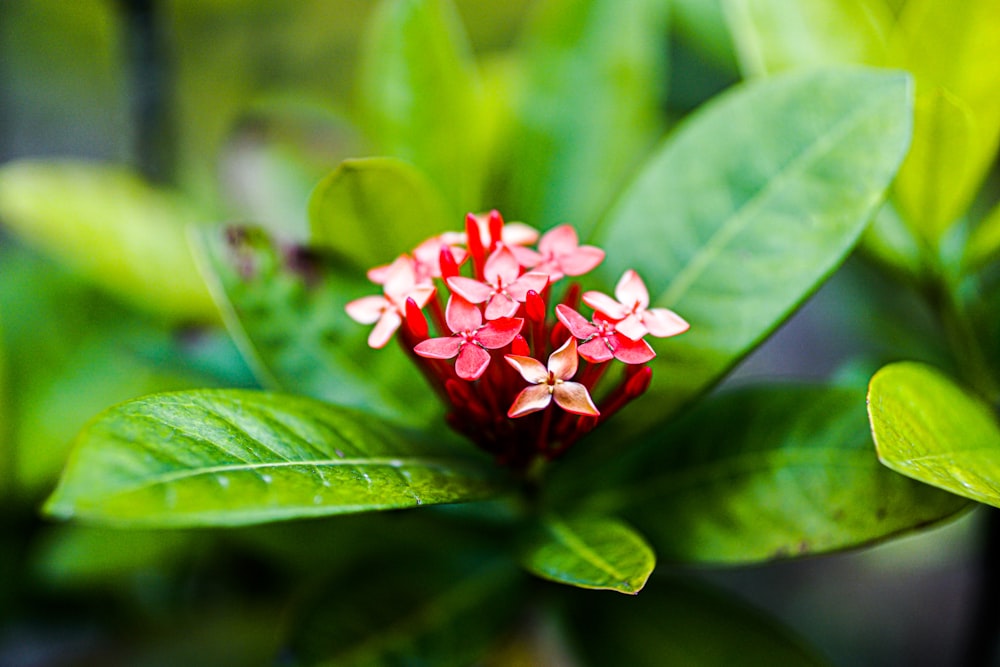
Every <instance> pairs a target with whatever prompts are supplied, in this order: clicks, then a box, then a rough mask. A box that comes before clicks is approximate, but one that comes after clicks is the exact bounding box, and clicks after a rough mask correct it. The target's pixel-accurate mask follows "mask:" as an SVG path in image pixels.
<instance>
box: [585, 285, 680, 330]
mask: <svg viewBox="0 0 1000 667" xmlns="http://www.w3.org/2000/svg"><path fill="white" fill-rule="evenodd" d="M615 296H616V297H617V298H618V301H615V300H614V299H612V298H611V297H610V296H608V295H607V294H603V293H601V292H584V293H583V302H584V303H585V304H587V305H588V306H590V307H591V308H593V309H594V310H596V311H598V312H599V313H602V314H604V315H605V316H606V317H607V318H608V319H611V320H615V330H616V331H618V333H621V334H623V335H625V336H627V337H628V338H629V339H631V340H634V341H635V340H639V339H641V338H642V337H643V336H645V335H646V334H650V335H651V336H656V337H657V338H666V337H668V336H676V335H677V334H680V333H684V332H685V331H687V330H688V328H689V327H690V326H691V325H689V324H688V323H687V322H685V321H684V319H683V318H682V317H681V316H680V315H678V314H677V313H675V312H674V311H672V310H667V309H666V308H648V307H647V306H649V291H648V290H647V289H646V284H645V283H644V282H642V278H640V277H639V274H638V273H636V272H635V271H633V270H632V269H629V270H628V271H626V272H625V273H624V274H623V275H622V277H621V279H620V280H619V281H618V284H617V285H616V286H615Z"/></svg>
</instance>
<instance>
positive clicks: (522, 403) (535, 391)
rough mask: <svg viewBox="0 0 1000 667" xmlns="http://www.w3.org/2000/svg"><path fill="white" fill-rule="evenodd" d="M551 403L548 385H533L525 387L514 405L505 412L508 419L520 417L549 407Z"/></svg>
mask: <svg viewBox="0 0 1000 667" xmlns="http://www.w3.org/2000/svg"><path fill="white" fill-rule="evenodd" d="M551 402H552V394H551V393H549V387H548V385H544V384H533V385H531V386H530V387H525V388H524V389H523V390H521V393H520V394H518V395H517V398H515V399H514V404H513V405H511V406H510V410H508V411H507V416H508V417H521V416H523V415H527V414H531V413H532V412H538V411H539V410H544V409H545V408H547V407H549V403H551Z"/></svg>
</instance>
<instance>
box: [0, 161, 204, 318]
mask: <svg viewBox="0 0 1000 667" xmlns="http://www.w3.org/2000/svg"><path fill="white" fill-rule="evenodd" d="M196 219H197V216H196V214H195V213H194V212H193V211H191V210H190V209H188V208H187V207H186V206H185V205H184V204H183V203H182V202H181V201H180V200H179V199H178V198H177V197H176V196H175V195H173V194H172V193H168V192H166V191H162V190H157V189H154V188H153V187H152V186H150V185H148V184H146V183H144V182H143V181H141V180H140V179H139V178H138V177H137V176H135V175H134V174H132V173H131V172H129V171H126V170H124V169H121V168H117V167H111V166H102V165H97V164H88V163H83V162H72V161H60V162H46V161H34V160H22V161H18V162H12V163H9V164H7V165H5V166H3V167H0V220H2V221H3V223H4V224H5V225H6V226H7V227H8V228H10V229H11V230H12V231H14V232H15V233H16V234H17V235H18V236H20V237H21V238H23V239H24V240H25V241H27V242H28V243H31V244H32V245H34V246H36V247H38V248H40V249H41V250H43V251H44V252H46V253H48V254H49V255H51V256H53V257H55V258H56V259H58V260H59V261H60V262H62V263H64V264H65V265H66V266H68V267H70V268H72V269H73V270H75V271H77V272H79V273H81V274H82V275H84V276H85V277H87V278H88V279H90V280H92V281H93V282H94V283H96V284H98V285H100V286H101V287H103V288H105V289H107V290H109V291H111V292H112V293H114V294H116V295H118V296H120V297H123V298H125V299H127V300H128V301H130V302H131V303H133V304H135V305H137V306H139V307H141V308H144V309H146V310H149V311H152V312H155V313H162V314H164V315H167V316H169V317H172V318H177V319H184V320H201V321H214V320H217V319H218V312H217V311H216V309H215V305H214V304H213V303H212V299H211V296H210V295H209V293H208V289H206V287H205V285H204V283H203V282H202V280H201V276H200V275H199V273H198V270H197V268H196V267H195V265H194V261H193V259H192V256H191V251H190V249H189V248H188V244H187V239H186V236H185V232H184V225H185V224H186V223H190V222H193V221H195V220H196Z"/></svg>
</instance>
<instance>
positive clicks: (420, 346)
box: [413, 336, 465, 359]
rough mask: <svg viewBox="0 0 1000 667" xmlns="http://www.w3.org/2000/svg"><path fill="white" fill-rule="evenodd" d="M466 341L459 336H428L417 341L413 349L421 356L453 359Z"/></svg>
mask: <svg viewBox="0 0 1000 667" xmlns="http://www.w3.org/2000/svg"><path fill="white" fill-rule="evenodd" d="M464 342H465V341H464V340H463V339H462V338H460V337H459V336H448V337H447V338H428V339H427V340H425V341H422V342H420V343H417V344H416V346H414V348H413V351H414V352H416V353H417V354H419V355H420V356H421V357H427V358H428V359H451V358H452V357H454V356H455V355H456V354H458V351H459V349H461V347H462V344H463V343H464Z"/></svg>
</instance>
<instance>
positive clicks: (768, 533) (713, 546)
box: [567, 387, 967, 564]
mask: <svg viewBox="0 0 1000 667" xmlns="http://www.w3.org/2000/svg"><path fill="white" fill-rule="evenodd" d="M871 447H872V445H871V437H870V434H869V431H868V424H867V420H866V419H865V414H864V397H863V394H862V393H861V392H858V391H855V390H849V389H842V388H833V387H830V388H821V387H813V388H809V387H774V388H759V389H749V390H742V391H735V392H731V393H728V394H723V395H722V396H720V397H718V398H716V399H713V400H711V401H709V402H707V403H705V404H703V405H702V406H700V407H699V408H698V409H696V410H694V411H693V412H692V413H690V414H688V415H686V416H685V417H684V418H683V419H682V420H681V421H680V422H679V423H678V424H677V425H676V426H674V427H672V428H669V429H664V430H662V431H660V432H658V433H656V434H651V435H650V436H649V437H648V438H647V439H646V440H645V441H644V442H643V443H642V444H640V445H638V446H636V447H635V448H634V449H633V451H632V452H630V453H628V454H625V455H624V456H623V457H621V458H620V464H619V465H620V466H621V468H620V470H618V471H617V472H615V471H613V470H612V469H610V468H608V467H607V466H606V467H605V469H604V470H602V471H599V472H594V473H592V474H591V478H590V479H589V480H588V479H582V480H577V481H574V483H575V484H579V485H581V488H582V486H583V485H586V486H589V487H590V488H592V489H595V490H596V489H600V488H601V486H603V487H604V488H606V489H607V490H606V491H603V492H602V491H599V490H596V492H594V493H593V495H592V497H591V499H590V500H589V501H588V502H586V503H585V507H584V508H583V509H585V510H587V511H591V512H601V513H605V514H607V513H615V514H618V513H621V514H623V515H624V516H625V517H626V518H628V519H629V520H630V521H631V522H632V523H633V524H634V525H635V526H636V527H637V528H638V529H639V530H641V531H642V532H643V533H644V534H645V535H646V536H647V537H648V538H649V540H650V542H651V543H652V545H653V547H654V548H655V549H656V551H657V554H658V556H659V558H660V561H661V562H662V561H664V560H677V561H688V562H692V561H693V562H701V563H730V564H732V563H748V562H755V561H761V560H768V559H772V558H783V557H792V556H801V555H806V554H816V553H822V552H827V551H831V550H836V549H845V548H849V547H856V546H860V545H863V544H868V543H871V542H873V541H876V540H881V539H885V538H887V537H889V536H891V535H895V534H898V533H901V532H905V531H907V530H912V529H915V528H918V527H922V526H925V525H927V524H928V523H931V522H934V521H939V520H941V519H944V518H946V517H949V516H951V515H953V514H955V513H956V512H958V511H959V510H961V509H962V508H963V507H965V506H967V503H966V502H965V501H963V500H962V499H960V498H956V497H955V496H952V495H950V494H945V493H941V492H939V491H937V490H935V489H932V488H930V487H928V486H926V485H922V484H916V483H913V482H912V481H910V480H907V479H905V478H903V477H901V476H899V475H895V474H893V473H891V472H890V471H888V470H886V469H885V468H884V467H883V466H882V465H880V464H879V462H878V460H877V458H876V457H875V455H874V453H873V452H872V449H871ZM574 488H577V487H574ZM567 495H569V496H572V495H573V494H572V491H570V492H569V493H568V494H567Z"/></svg>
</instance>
